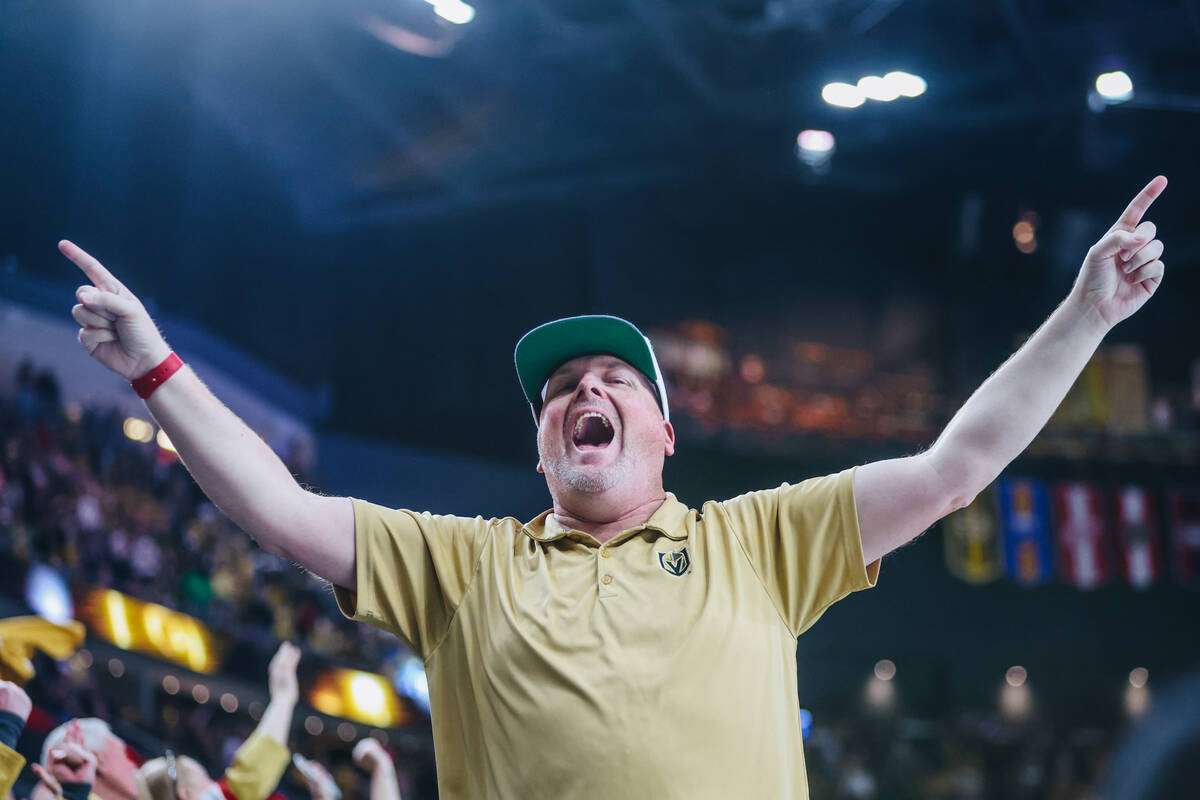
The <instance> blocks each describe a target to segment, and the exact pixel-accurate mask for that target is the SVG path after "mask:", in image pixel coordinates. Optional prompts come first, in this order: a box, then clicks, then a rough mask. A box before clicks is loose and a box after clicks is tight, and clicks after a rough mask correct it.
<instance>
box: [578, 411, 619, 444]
mask: <svg viewBox="0 0 1200 800" xmlns="http://www.w3.org/2000/svg"><path fill="white" fill-rule="evenodd" d="M612 440H613V426H612V423H611V422H609V421H608V417H606V416H604V415H603V414H601V413H600V412H598V411H588V412H586V413H584V414H582V415H581V416H580V417H579V419H577V420H575V429H574V430H573V431H571V442H572V443H573V444H574V445H575V447H576V448H578V449H580V450H588V449H599V448H602V447H608V445H609V444H610V443H611V442H612Z"/></svg>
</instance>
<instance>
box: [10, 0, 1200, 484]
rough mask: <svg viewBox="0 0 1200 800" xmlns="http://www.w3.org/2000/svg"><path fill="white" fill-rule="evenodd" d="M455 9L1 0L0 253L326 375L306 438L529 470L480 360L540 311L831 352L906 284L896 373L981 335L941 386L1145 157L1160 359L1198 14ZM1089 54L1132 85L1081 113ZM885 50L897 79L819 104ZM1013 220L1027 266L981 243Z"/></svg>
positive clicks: (298, 373) (1009, 2)
mask: <svg viewBox="0 0 1200 800" xmlns="http://www.w3.org/2000/svg"><path fill="white" fill-rule="evenodd" d="M475 7H476V15H475V18H474V19H473V20H472V21H471V22H469V23H467V24H465V25H453V24H451V23H447V22H445V21H443V20H441V19H439V18H438V17H436V16H434V15H433V14H432V13H431V7H430V6H429V5H428V4H427V3H426V2H423V1H422V0H388V1H387V2H385V1H384V0H347V2H339V3H328V2H318V1H317V0H296V2H289V3H262V2H251V0H183V1H182V2H177V3H170V4H161V3H152V2H147V1H146V0H136V1H135V2H128V1H127V0H125V1H123V2H113V1H112V0H108V1H107V2H100V1H99V0H96V1H92V2H86V1H85V2H74V3H67V2H62V1H60V0H16V2H12V3H9V4H8V6H7V7H6V13H5V14H4V15H3V16H2V17H0V107H3V109H4V120H5V124H4V133H3V134H0V137H2V138H0V142H3V145H4V150H5V157H4V158H3V159H2V161H0V182H2V183H3V186H4V190H3V197H4V199H3V203H4V212H3V214H2V215H0V256H4V255H8V254H11V255H13V256H15V258H16V264H17V265H19V267H18V268H19V269H21V270H23V271H28V272H31V273H34V274H38V275H41V276H44V277H47V278H50V279H52V280H57V281H62V282H64V283H67V282H74V281H75V276H74V275H73V274H72V272H71V269H70V268H69V265H67V264H65V263H64V262H63V261H62V260H61V259H59V258H58V257H57V255H56V253H55V251H54V249H53V244H54V242H55V241H57V239H58V238H61V237H63V236H69V237H71V238H74V239H75V240H76V241H78V242H80V243H81V244H83V245H84V246H85V247H88V248H90V249H92V250H93V251H94V252H95V253H96V254H97V255H98V256H99V257H100V258H101V259H102V260H104V261H105V262H106V263H108V264H109V265H110V266H111V267H112V268H113V269H114V270H115V271H117V272H118V274H119V275H121V276H122V277H123V278H124V279H125V281H126V282H127V283H128V284H129V285H130V286H131V287H132V288H134V289H135V291H139V292H140V293H142V294H143V295H145V296H146V297H148V298H152V299H153V300H154V302H155V303H156V304H157V307H159V308H163V309H169V310H170V311H171V312H172V313H173V314H176V315H179V316H184V317H188V318H190V319H192V320H194V321H196V322H198V323H200V324H202V325H205V326H206V327H208V328H209V329H210V330H212V331H214V332H215V333H217V334H219V335H221V336H223V337H225V338H227V339H229V340H230V341H232V342H233V343H235V344H237V345H238V346H240V347H242V348H244V349H246V350H247V351H248V352H250V353H252V354H254V355H256V356H258V357H260V358H262V359H263V360H265V361H267V362H268V363H270V364H272V365H274V366H275V367H277V368H278V369H280V370H281V371H283V372H284V373H286V374H288V375H290V376H292V377H293V378H295V379H297V380H299V381H301V382H303V383H307V384H313V385H317V384H329V385H330V386H331V387H332V389H333V393H334V398H335V402H334V408H333V411H332V414H331V416H330V417H329V418H328V419H327V420H326V421H325V424H326V425H328V426H330V427H332V428H334V429H337V430H342V431H347V432H353V433H359V434H364V435H373V436H384V437H388V438H394V439H397V440H401V441H408V442H414V443H419V444H427V445H434V446H443V447H449V448H452V449H459V450H464V451H469V452H474V453H478V454H481V455H486V456H490V457H503V458H509V459H513V460H519V461H526V460H527V459H528V458H529V457H530V454H531V453H532V443H531V442H530V439H531V437H529V435H528V434H529V432H530V429H529V427H528V417H527V411H526V409H525V408H523V407H522V404H521V402H520V394H519V390H518V389H517V386H516V382H515V380H513V373H512V367H511V347H512V344H513V343H514V342H515V340H516V338H517V337H518V336H519V335H520V333H521V332H523V331H524V330H526V329H527V328H529V327H531V326H532V325H534V324H537V323H538V322H541V321H544V320H545V319H548V318H552V317H554V316H561V315H566V314H570V313H579V312H585V311H609V312H613V313H619V314H623V315H627V316H629V317H630V318H632V319H634V320H635V321H637V322H639V323H640V324H642V325H643V326H646V327H654V326H669V325H671V324H673V323H675V322H678V321H681V320H685V319H691V318H703V319H709V320H713V321H715V322H717V323H719V324H722V325H724V326H726V327H727V328H730V329H733V330H737V329H739V328H740V327H746V328H747V329H751V330H754V329H757V330H759V331H760V332H761V331H764V330H765V331H772V330H777V331H780V335H790V334H791V333H794V332H796V330H798V329H803V332H804V334H805V335H809V336H812V335H820V334H822V333H823V334H825V336H826V338H828V339H831V340H834V341H841V342H843V343H845V342H853V341H855V340H856V338H858V339H861V337H862V335H863V334H862V331H857V330H851V329H847V330H830V329H828V326H826V327H825V329H824V330H818V331H815V332H814V331H813V330H812V328H813V326H814V325H815V323H811V322H810V323H807V324H808V327H807V328H805V325H806V322H805V321H806V320H814V319H817V318H818V317H819V312H820V311H822V310H828V309H829V308H831V307H832V308H846V309H857V311H858V312H860V315H862V314H865V316H866V317H868V318H870V317H872V315H876V316H879V315H884V314H885V312H886V311H887V309H888V304H889V303H891V302H892V301H893V300H903V301H904V302H908V303H915V304H917V306H918V307H922V308H926V309H929V316H930V318H931V319H932V320H933V324H931V326H930V332H929V334H928V335H927V336H926V337H925V338H924V339H923V340H922V341H919V342H914V343H913V346H914V348H917V349H919V350H920V351H921V352H922V354H923V357H926V358H932V359H934V360H935V361H941V362H947V363H948V362H953V360H954V359H955V358H956V357H961V356H962V353H961V352H959V353H957V354H956V353H953V352H950V350H949V348H950V344H951V343H948V342H947V341H946V340H947V339H948V338H949V337H950V335H951V334H953V338H954V339H955V342H953V344H956V345H958V346H961V345H962V342H963V341H965V340H976V339H977V340H978V341H979V342H980V344H979V347H978V348H977V350H974V351H972V353H973V354H974V353H978V354H979V358H980V363H979V364H978V365H972V368H971V369H969V370H967V371H966V372H967V373H969V374H962V375H958V376H957V377H959V378H962V379H963V380H966V381H968V382H969V381H970V379H971V377H972V376H973V375H974V373H976V372H982V374H984V375H985V374H986V373H987V371H988V370H990V369H991V368H992V367H994V366H995V361H994V359H995V358H996V357H997V356H999V357H1002V355H1003V352H1004V350H1005V348H1006V347H1008V346H1009V345H1010V344H1011V339H1012V336H1013V334H1014V331H1016V330H1018V329H1020V328H1022V327H1024V328H1026V329H1028V327H1030V326H1032V325H1035V324H1036V323H1037V321H1038V320H1040V319H1041V318H1042V317H1044V316H1045V314H1046V313H1047V312H1048V311H1049V310H1050V309H1051V308H1052V307H1053V304H1054V302H1055V301H1056V299H1057V298H1058V297H1061V295H1062V293H1063V292H1064V291H1065V289H1066V288H1067V287H1068V286H1069V284H1070V277H1071V273H1072V271H1073V269H1074V267H1073V265H1072V259H1073V258H1074V259H1076V263H1077V258H1078V257H1079V256H1081V255H1082V252H1083V250H1085V249H1086V247H1087V245H1088V244H1090V238H1094V236H1096V235H1098V234H1099V232H1102V231H1103V229H1104V228H1105V227H1106V226H1107V224H1108V221H1107V220H1109V219H1110V218H1111V217H1113V216H1114V215H1115V214H1116V213H1117V212H1118V211H1119V210H1120V208H1121V207H1122V206H1123V204H1124V202H1125V200H1126V199H1127V197H1128V196H1131V195H1132V194H1133V193H1134V192H1135V191H1136V190H1137V189H1138V188H1140V187H1141V186H1142V185H1143V184H1144V183H1145V182H1146V181H1147V180H1148V179H1149V178H1150V177H1152V176H1153V175H1154V174H1156V173H1158V172H1162V173H1166V174H1167V175H1168V176H1169V177H1170V178H1171V181H1172V186H1171V188H1170V189H1168V194H1167V195H1166V196H1165V197H1164V199H1163V201H1162V208H1161V212H1159V214H1158V219H1159V220H1160V227H1161V229H1162V231H1163V233H1164V234H1165V233H1170V234H1171V238H1169V239H1168V240H1167V241H1168V250H1169V252H1170V253H1171V256H1170V257H1169V259H1168V261H1169V262H1170V266H1171V267H1174V268H1175V271H1176V273H1177V275H1173V276H1171V278H1174V279H1175V280H1172V279H1171V278H1168V280H1167V281H1166V282H1165V283H1164V290H1165V292H1170V291H1172V290H1174V291H1175V294H1174V295H1173V296H1170V297H1166V298H1162V299H1161V301H1160V298H1156V303H1158V305H1159V306H1160V307H1161V310H1160V311H1159V313H1158V316H1157V317H1154V318H1151V319H1149V320H1147V321H1139V322H1138V324H1139V325H1140V326H1141V327H1134V328H1132V331H1133V333H1132V334H1131V335H1132V336H1134V337H1141V338H1143V339H1144V340H1145V342H1146V343H1147V344H1148V345H1152V346H1153V347H1154V348H1155V352H1156V353H1158V354H1159V355H1158V356H1157V357H1158V358H1161V359H1163V361H1162V365H1161V366H1162V368H1163V369H1165V370H1167V371H1170V370H1173V369H1182V368H1181V367H1179V365H1178V364H1177V363H1176V362H1177V361H1179V359H1181V358H1184V357H1186V356H1187V354H1188V353H1190V352H1191V349H1190V347H1189V348H1188V349H1186V350H1182V349H1176V350H1171V346H1172V338H1171V329H1170V324H1169V322H1168V320H1169V319H1171V318H1178V317H1177V316H1175V315H1176V314H1183V315H1185V316H1186V314H1187V308H1188V305H1187V304H1186V303H1185V302H1184V298H1186V297H1187V296H1188V295H1189V294H1190V295H1191V296H1193V297H1194V296H1195V291H1196V289H1197V278H1196V277H1195V270H1194V267H1195V265H1196V263H1197V262H1198V261H1200V237H1197V234H1196V230H1195V229H1196V226H1195V223H1194V219H1192V218H1191V215H1190V214H1189V213H1188V212H1190V209H1191V207H1192V205H1193V203H1194V200H1192V199H1191V198H1192V195H1193V193H1194V187H1195V186H1196V184H1197V178H1198V177H1200V165H1198V162H1197V158H1196V156H1195V151H1194V143H1195V141H1196V140H1197V137H1196V134H1197V133H1198V132H1200V131H1198V126H1197V124H1196V120H1197V112H1198V111H1200V57H1198V54H1200V3H1197V2H1195V1H1194V0H1182V1H1178V2H1167V1H1166V0H1163V1H1161V2H1140V3H1133V2H1126V3H1121V2H1082V1H1081V0H1080V1H1071V0H1058V1H1057V2H1030V1H1025V2H1018V0H990V1H988V2H941V3H937V2H931V1H925V2H921V1H915V2H902V0H853V1H851V2H843V1H841V0H767V1H766V2H760V1H759V0H718V1H713V0H699V1H698V2H655V1H654V0H619V2H600V1H599V0H510V1H509V2H491V1H489V0H478V2H476V3H475ZM1115 68H1121V69H1124V70H1126V71H1127V72H1128V73H1129V74H1130V75H1131V76H1132V77H1133V79H1134V81H1135V86H1136V92H1135V96H1134V99H1133V100H1131V101H1130V102H1128V103H1125V104H1122V105H1118V106H1112V107H1109V108H1107V109H1105V110H1104V111H1102V112H1100V113H1096V112H1094V111H1091V110H1089V108H1088V105H1087V93H1088V91H1089V89H1090V88H1091V86H1092V83H1093V81H1094V80H1095V76H1096V75H1097V74H1098V73H1100V72H1105V71H1108V70H1110V69H1115ZM892 69H903V70H907V71H909V72H913V73H916V74H920V75H922V76H923V77H924V78H925V79H926V80H927V82H928V91H927V92H926V93H925V94H924V95H922V96H921V97H918V98H914V99H911V100H906V101H904V102H896V103H890V104H884V103H868V104H867V105H864V106H863V107H861V108H857V109H838V108H834V107H831V106H829V105H827V104H826V103H825V102H823V101H822V99H821V87H822V86H823V85H824V84H825V83H827V82H830V81H850V82H853V81H854V80H856V79H857V78H858V77H860V76H862V75H866V74H881V73H883V72H886V71H889V70H892ZM806 128H817V129H825V130H829V131H831V132H832V133H833V134H834V135H835V136H836V140H837V147H836V152H835V154H834V156H833V160H832V164H831V168H830V169H829V170H828V171H827V172H825V173H824V174H819V175H818V174H815V173H814V172H813V171H811V170H809V169H808V168H806V167H805V166H804V165H802V164H800V163H799V162H798V161H797V159H796V156H795V152H794V143H795V137H796V134H797V132H798V131H800V130H802V129H806ZM1024 211H1034V212H1037V213H1038V214H1039V215H1040V219H1041V220H1042V225H1043V226H1044V227H1045V231H1046V236H1045V241H1046V246H1045V247H1044V248H1043V251H1042V252H1041V253H1040V254H1039V255H1038V256H1036V257H1034V258H1023V257H1022V256H1020V254H1018V253H1016V251H1015V250H1014V249H1013V246H1012V240H1011V236H1010V230H1011V226H1012V224H1013V222H1014V221H1015V220H1016V219H1017V217H1018V215H1019V214H1020V213H1023V212H1024ZM1172 284H1175V285H1174V286H1173V285H1172ZM1165 292H1164V293H1165ZM69 305H70V298H69V297H64V316H65V315H66V311H67V309H68V308H69ZM1173 309H1174V310H1175V311H1173ZM1149 310H1150V309H1148V311H1149ZM168 333H169V332H168ZM859 343H860V344H861V342H859ZM1164 347H1165V348H1166V350H1163V348H1164ZM972 360H973V358H972ZM1180 363H1182V362H1180Z"/></svg>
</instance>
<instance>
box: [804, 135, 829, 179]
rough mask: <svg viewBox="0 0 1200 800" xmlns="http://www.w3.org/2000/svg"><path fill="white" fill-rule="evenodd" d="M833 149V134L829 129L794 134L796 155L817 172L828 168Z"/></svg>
mask: <svg viewBox="0 0 1200 800" xmlns="http://www.w3.org/2000/svg"><path fill="white" fill-rule="evenodd" d="M833 150H834V140H833V134H832V133H830V132H829V131H814V130H808V131H800V133H799V135H797V136H796V157H797V158H798V159H800V160H801V161H803V162H804V163H805V164H807V165H808V166H810V167H812V168H813V169H814V170H815V171H817V172H818V173H821V172H824V171H825V170H826V169H827V168H828V166H829V161H830V159H832V158H833Z"/></svg>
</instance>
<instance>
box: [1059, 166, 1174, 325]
mask: <svg viewBox="0 0 1200 800" xmlns="http://www.w3.org/2000/svg"><path fill="white" fill-rule="evenodd" d="M1165 188H1167V179H1166V178H1164V177H1163V176H1162V175H1159V176H1158V177H1157V178H1155V179H1154V180H1152V181H1150V183H1148V184H1146V188H1144V189H1142V190H1141V191H1140V192H1138V195H1137V197H1135V198H1133V200H1132V202H1130V203H1129V206H1128V207H1127V208H1126V209H1125V213H1123V214H1121V217H1120V219H1118V220H1117V221H1116V222H1115V223H1114V224H1113V226H1112V227H1111V228H1109V229H1108V232H1107V233H1106V234H1104V236H1102V237H1101V238H1100V241H1098V242H1096V243H1095V244H1094V245H1092V249H1090V250H1088V253H1087V257H1086V258H1085V259H1084V260H1083V268H1082V269H1080V271H1079V277H1078V278H1077V279H1076V280H1075V286H1074V287H1073V288H1072V289H1071V293H1072V294H1073V295H1075V296H1076V297H1077V298H1078V299H1079V300H1080V301H1082V302H1083V304H1084V305H1085V307H1087V308H1089V309H1092V310H1094V311H1095V312H1096V313H1097V314H1098V315H1099V316H1100V319H1101V320H1103V321H1104V323H1106V324H1107V325H1108V327H1110V328H1111V327H1112V326H1114V325H1116V324H1117V323H1118V322H1120V321H1121V320H1123V319H1125V318H1126V317H1129V316H1130V315H1132V314H1133V313H1134V312H1135V311H1137V310H1138V309H1139V308H1141V307H1142V305H1144V304H1145V302H1146V301H1147V300H1149V299H1150V296H1151V295H1153V294H1154V290H1155V289H1157V288H1158V284H1159V283H1160V282H1161V281H1162V277H1163V270H1164V266H1163V262H1162V260H1161V256H1162V253H1163V243H1162V242H1161V241H1159V240H1158V239H1155V238H1154V235H1155V232H1156V228H1155V227H1154V223H1153V222H1150V221H1148V220H1147V221H1146V222H1142V217H1143V216H1144V215H1145V213H1146V210H1147V209H1149V208H1150V204H1151V203H1153V202H1154V201H1155V199H1156V198H1157V197H1158V196H1159V195H1160V194H1162V191H1163V189H1165Z"/></svg>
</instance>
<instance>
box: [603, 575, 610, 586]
mask: <svg viewBox="0 0 1200 800" xmlns="http://www.w3.org/2000/svg"><path fill="white" fill-rule="evenodd" d="M600 582H601V583H603V584H604V585H605V586H608V585H609V584H610V583H612V575H605V576H604V577H603V578H601V579H600Z"/></svg>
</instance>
